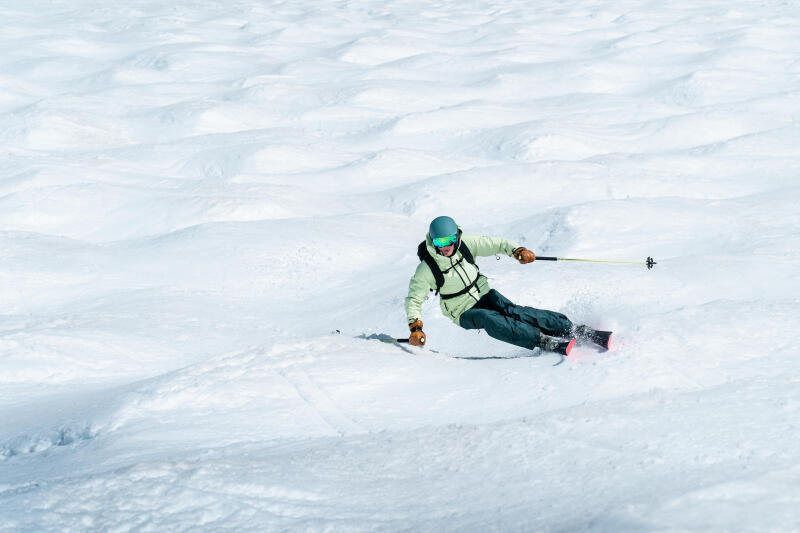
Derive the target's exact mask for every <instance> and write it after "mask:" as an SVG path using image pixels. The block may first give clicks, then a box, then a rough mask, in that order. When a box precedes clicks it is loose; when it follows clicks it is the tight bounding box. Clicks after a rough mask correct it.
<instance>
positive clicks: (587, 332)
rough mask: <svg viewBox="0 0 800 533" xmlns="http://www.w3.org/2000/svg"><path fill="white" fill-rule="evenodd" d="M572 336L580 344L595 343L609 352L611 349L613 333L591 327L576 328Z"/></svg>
mask: <svg viewBox="0 0 800 533" xmlns="http://www.w3.org/2000/svg"><path fill="white" fill-rule="evenodd" d="M572 334H573V335H575V338H576V339H577V340H578V344H586V343H589V342H593V343H595V344H596V345H598V346H600V347H601V348H605V349H606V350H609V349H610V348H611V332H610V331H599V330H596V329H592V328H590V327H589V326H576V327H574V328H573V329H572Z"/></svg>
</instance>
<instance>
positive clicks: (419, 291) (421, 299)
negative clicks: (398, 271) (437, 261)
mask: <svg viewBox="0 0 800 533" xmlns="http://www.w3.org/2000/svg"><path fill="white" fill-rule="evenodd" d="M435 287H436V280H435V279H434V277H433V273H432V272H431V269H430V268H429V267H428V265H426V264H425V263H420V264H419V265H418V266H417V271H416V272H414V275H413V276H411V281H409V282H408V296H406V318H407V319H408V323H409V324H411V323H413V322H414V321H415V320H418V319H421V318H422V304H423V303H425V300H427V299H428V292H429V291H430V290H431V289H433V288H435Z"/></svg>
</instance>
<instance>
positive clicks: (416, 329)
mask: <svg viewBox="0 0 800 533" xmlns="http://www.w3.org/2000/svg"><path fill="white" fill-rule="evenodd" d="M408 329H410V330H411V336H410V337H408V342H409V343H411V344H413V345H414V346H422V345H423V344H425V334H424V333H423V332H422V320H420V319H416V320H415V321H414V322H412V323H411V324H409V325H408Z"/></svg>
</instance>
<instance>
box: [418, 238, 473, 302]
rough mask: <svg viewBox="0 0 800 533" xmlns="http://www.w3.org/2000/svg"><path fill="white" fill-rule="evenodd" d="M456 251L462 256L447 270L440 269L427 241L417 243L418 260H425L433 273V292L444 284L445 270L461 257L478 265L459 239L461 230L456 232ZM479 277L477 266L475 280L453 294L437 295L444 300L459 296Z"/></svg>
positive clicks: (467, 290)
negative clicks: (434, 283)
mask: <svg viewBox="0 0 800 533" xmlns="http://www.w3.org/2000/svg"><path fill="white" fill-rule="evenodd" d="M458 251H459V252H461V256H462V257H461V259H459V260H458V261H456V262H455V264H454V265H453V266H451V267H450V268H448V269H447V270H444V271H442V269H441V268H439V264H438V263H437V262H436V260H435V259H434V258H433V256H432V255H431V253H430V252H429V251H428V246H427V243H426V242H425V241H422V242H421V243H419V246H418V247H417V257H419V260H420V261H423V262H425V263H426V264H427V265H428V268H430V269H431V272H432V273H433V278H434V279H435V280H436V292H435V293H434V294H439V290H440V289H441V288H442V285H444V274H445V272H449V271H450V270H452V269H453V268H455V267H456V265H458V263H460V262H461V261H462V260H463V259H466V260H467V261H468V262H469V263H472V264H473V265H475V266H476V267H477V266H478V265H477V264H476V263H475V258H474V257H473V256H472V252H470V251H469V248H467V245H466V244H464V241H462V240H461V232H460V231H459V233H458ZM480 277H481V272H480V268H479V269H478V275H477V276H476V277H475V281H473V282H472V283H470V284H469V285H467V286H466V287H464V288H463V289H462V290H460V291H458V292H456V293H453V294H439V297H440V298H442V299H444V300H447V299H449V298H455V297H456V296H461V295H462V294H466V293H467V292H469V291H470V290H472V288H473V287H474V286H475V285H476V284H477V283H478V279H479V278H480ZM431 290H433V289H431Z"/></svg>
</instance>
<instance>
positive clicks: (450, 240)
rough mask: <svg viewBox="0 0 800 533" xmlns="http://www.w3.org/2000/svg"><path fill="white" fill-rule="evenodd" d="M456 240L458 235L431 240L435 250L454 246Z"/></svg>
mask: <svg viewBox="0 0 800 533" xmlns="http://www.w3.org/2000/svg"><path fill="white" fill-rule="evenodd" d="M457 240H458V235H450V236H449V237H439V238H438V239H433V245H434V246H435V247H437V248H444V247H445V246H450V245H451V244H455V243H456V241H457Z"/></svg>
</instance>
